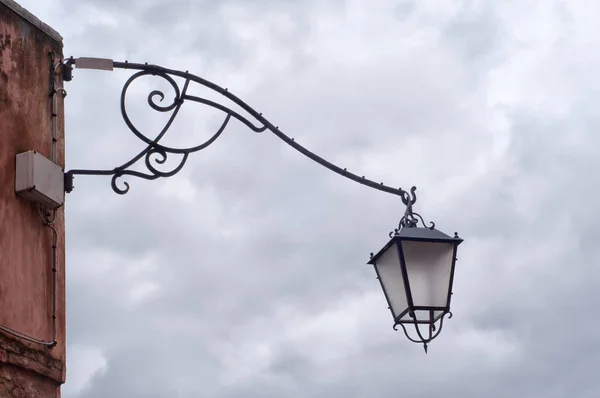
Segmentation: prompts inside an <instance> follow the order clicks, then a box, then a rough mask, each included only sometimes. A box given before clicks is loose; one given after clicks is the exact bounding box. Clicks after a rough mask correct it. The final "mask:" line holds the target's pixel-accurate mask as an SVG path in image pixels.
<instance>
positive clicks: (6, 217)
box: [0, 0, 65, 398]
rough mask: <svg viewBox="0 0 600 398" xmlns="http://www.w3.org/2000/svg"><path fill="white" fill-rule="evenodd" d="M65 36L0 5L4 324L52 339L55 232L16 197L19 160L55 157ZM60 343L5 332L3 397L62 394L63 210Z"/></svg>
mask: <svg viewBox="0 0 600 398" xmlns="http://www.w3.org/2000/svg"><path fill="white" fill-rule="evenodd" d="M50 52H53V53H54V54H55V56H56V58H57V59H60V58H61V57H62V38H61V37H60V36H59V35H58V34H57V33H56V32H54V31H53V30H52V29H50V28H48V27H46V26H44V25H43V24H42V23H41V22H40V21H38V20H37V19H36V18H35V17H33V16H32V15H31V14H28V13H27V12H26V11H24V10H23V9H21V8H20V7H18V5H16V4H15V3H14V2H13V1H10V0H0V325H2V326H6V327H9V328H11V329H15V330H17V331H19V332H22V333H25V334H28V335H31V336H33V337H35V338H37V339H41V340H52V318H51V316H52V286H53V284H52V249H51V246H52V232H51V231H50V230H49V229H48V228H45V227H44V226H43V224H42V221H41V218H40V215H39V212H38V209H37V207H36V205H34V204H31V203H29V202H27V201H25V200H24V199H22V198H20V197H18V196H16V194H15V191H14V178H15V177H14V171H15V155H16V154H17V153H20V152H25V151H29V150H36V151H38V152H40V153H42V154H43V155H45V156H46V157H48V158H49V157H50V155H51V129H50V126H51V107H50V97H49V91H50V79H49V64H50V58H49V53H50ZM58 138H59V140H58V163H59V164H60V165H61V166H64V119H63V101H62V98H60V97H59V102H58ZM55 228H56V230H57V232H58V245H57V254H58V256H57V260H58V261H57V277H58V278H57V280H58V285H57V311H56V314H57V345H56V347H53V348H48V347H44V346H41V345H38V344H35V343H29V342H25V341H23V340H21V339H18V338H15V337H13V336H9V335H7V334H5V333H3V332H2V331H0V397H2V398H4V397H38V396H39V397H58V396H60V392H59V386H60V384H61V383H62V382H64V379H65V284H64V281H65V266H64V265H65V261H64V259H65V251H64V247H65V246H64V216H63V210H62V209H60V210H59V212H58V216H57V220H56V223H55Z"/></svg>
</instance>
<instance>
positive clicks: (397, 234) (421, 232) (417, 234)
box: [367, 227, 463, 264]
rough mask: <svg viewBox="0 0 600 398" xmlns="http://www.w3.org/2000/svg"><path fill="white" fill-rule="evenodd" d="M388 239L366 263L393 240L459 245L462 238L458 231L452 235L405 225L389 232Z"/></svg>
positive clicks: (386, 247) (373, 261) (379, 253)
mask: <svg viewBox="0 0 600 398" xmlns="http://www.w3.org/2000/svg"><path fill="white" fill-rule="evenodd" d="M390 237H391V239H390V241H389V242H388V243H387V244H386V245H385V246H384V247H383V249H381V250H380V251H379V252H378V253H377V254H375V255H371V259H370V260H369V262H368V263H367V264H375V262H376V261H377V258H379V257H380V256H381V255H382V254H383V253H384V252H385V251H386V250H387V249H388V248H389V247H390V246H391V245H392V244H393V243H394V242H396V241H399V242H402V241H413V242H430V243H454V244H455V245H457V246H458V245H460V244H461V243H462V241H463V240H462V239H461V238H459V237H458V233H456V232H455V233H454V237H451V236H449V235H446V234H445V233H443V232H442V231H439V230H437V229H435V228H433V227H431V228H426V227H405V228H402V229H400V230H396V231H394V232H393V233H391V234H390Z"/></svg>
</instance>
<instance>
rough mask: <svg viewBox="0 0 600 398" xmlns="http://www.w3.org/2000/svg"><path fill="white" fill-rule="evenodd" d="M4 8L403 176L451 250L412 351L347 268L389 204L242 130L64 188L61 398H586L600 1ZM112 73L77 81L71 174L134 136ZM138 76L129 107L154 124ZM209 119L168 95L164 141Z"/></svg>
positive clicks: (388, 221)
mask: <svg viewBox="0 0 600 398" xmlns="http://www.w3.org/2000/svg"><path fill="white" fill-rule="evenodd" d="M20 3H21V4H22V5H23V6H24V7H26V8H27V9H29V10H30V11H31V12H33V13H34V14H36V15H37V16H38V17H40V18H41V19H42V20H44V21H45V22H47V23H48V24H50V25H51V26H53V27H54V28H55V29H56V30H58V31H59V32H60V33H61V34H62V35H63V36H64V44H65V55H67V56H69V55H73V56H75V57H80V56H95V57H107V58H112V59H115V60H125V59H127V60H129V61H131V62H149V63H156V64H160V65H164V66H166V67H170V68H174V69H183V70H189V71H190V72H193V73H196V74H198V75H200V76H203V77H205V78H207V79H209V80H212V81H214V82H216V83H218V84H220V85H222V86H225V87H228V88H229V89H230V90H231V91H232V92H234V93H235V94H237V95H238V96H240V97H241V98H243V99H245V100H246V101H247V102H248V103H249V104H251V105H252V106H253V107H255V108H256V109H257V110H259V111H260V112H263V114H264V115H265V116H267V118H269V120H271V121H272V122H273V123H274V124H276V125H278V126H280V127H281V129H282V130H283V131H284V132H286V133H287V134H289V135H290V136H292V137H295V139H296V140H297V141H298V142H300V143H302V144H304V145H306V146H307V147H308V148H310V149H311V150H313V151H315V152H316V153H318V154H320V155H322V156H323V157H325V158H327V159H329V160H331V161H333V162H335V163H338V164H339V165H341V166H342V167H347V168H348V169H349V170H351V171H355V172H357V173H359V174H361V175H362V174H364V175H366V176H368V177H371V178H373V179H375V180H377V181H384V182H386V183H387V184H390V185H393V186H402V187H404V188H408V187H410V186H411V185H417V186H418V187H419V190H418V194H419V200H418V202H417V205H416V206H417V210H418V211H419V212H420V213H422V214H423V215H424V216H425V217H426V219H428V220H434V221H435V222H436V224H437V227H438V228H439V229H440V230H442V231H445V232H447V233H452V232H454V231H458V232H459V233H460V235H461V236H462V237H463V238H464V239H465V243H464V244H463V245H462V246H461V247H460V251H459V256H458V257H459V263H458V265H457V270H456V278H455V289H454V292H455V294H454V296H453V308H452V309H453V312H454V317H453V318H452V319H451V320H450V321H448V322H447V323H446V324H445V328H444V331H443V333H442V334H441V335H440V337H439V338H438V339H437V340H435V341H434V342H433V343H432V344H431V346H430V351H429V354H428V355H425V354H424V353H423V349H422V347H421V346H419V345H416V344H413V343H410V342H408V341H407V340H406V339H405V337H404V335H403V334H402V333H401V332H394V331H393V330H392V319H391V316H390V314H389V311H388V310H387V308H386V303H385V299H384V297H383V294H382V292H381V290H380V288H379V285H378V283H377V281H376V279H375V275H374V271H373V269H372V268H371V267H370V266H367V265H366V264H365V262H366V261H367V259H368V253H369V252H371V251H376V250H378V249H379V248H380V247H381V246H382V245H383V244H384V243H385V242H386V240H387V233H388V231H389V230H390V229H392V228H394V226H395V225H396V224H397V222H398V220H399V218H400V216H401V215H402V212H403V206H402V203H401V201H400V200H399V198H398V197H394V196H393V195H389V194H386V193H382V192H378V191H374V190H371V189H369V188H367V187H363V186H361V185H359V184H356V183H353V182H352V181H348V180H345V179H343V178H341V177H339V176H337V175H335V174H334V173H331V172H330V171H328V170H326V169H324V168H322V167H320V166H319V165H317V164H315V163H313V162H311V161H310V160H308V159H306V158H304V157H303V156H302V155H301V154H299V153H297V152H295V151H294V150H293V149H292V148H290V147H288V146H286V145H285V143H283V142H282V141H279V140H278V139H277V137H275V136H273V135H272V134H270V133H268V132H267V133H263V134H256V133H254V132H252V131H250V130H248V129H247V128H245V127H244V126H242V125H240V124H239V123H232V125H231V126H230V127H229V128H228V130H227V131H226V132H225V133H224V134H223V135H222V137H221V138H219V139H218V140H217V141H216V142H215V143H214V144H213V145H212V146H210V147H209V148H208V149H205V150H204V151H201V152H199V153H197V154H195V155H192V156H191V157H190V159H189V161H188V163H187V165H186V167H185V168H184V169H183V170H182V171H181V172H180V173H179V174H178V175H176V176H175V177H172V178H170V179H167V180H165V179H163V180H158V181H153V182H148V181H144V180H139V179H135V178H129V179H128V180H127V181H128V182H129V183H130V185H131V190H130V192H129V193H128V194H127V195H124V196H119V195H116V194H115V193H114V192H113V191H112V190H111V188H110V179H107V178H103V177H78V178H77V179H76V184H75V185H76V188H75V191H74V192H73V193H71V194H70V195H69V196H68V198H67V205H66V217H67V245H68V250H67V271H68V276H67V287H68V297H67V303H68V312H67V316H68V364H67V366H68V376H67V379H68V381H67V383H66V385H65V386H64V388H63V394H64V397H66V398H101V397H102V398H104V397H114V398H121V397H123V398H137V397H151V398H163V397H165V398H167V397H169V398H170V397H178V398H187V397H215V398H230V397H260V398H266V397H291V398H293V397H302V398H304V397H347V398H359V397H361V398H362V397H382V398H385V397H397V396H398V394H402V395H403V396H406V397H424V398H425V397H426V398H429V397H439V396H440V395H441V394H445V395H446V396H452V397H473V398H475V397H493V398H496V397H518V396H522V397H532V398H537V397H544V398H552V397H561V398H562V397H565V396H573V397H598V396H600V383H599V382H598V378H597V372H598V368H599V367H600V334H599V332H598V327H599V326H600V322H599V321H598V320H597V317H596V316H595V315H596V314H597V312H598V310H600V301H599V300H597V298H596V292H597V291H598V288H599V287H600V270H598V269H597V264H598V261H599V260H600V248H599V246H598V244H597V241H598V237H599V235H598V232H597V222H598V217H599V216H600V211H599V210H598V202H597V196H598V192H599V189H600V156H599V154H598V148H599V145H598V144H599V141H600V138H598V136H597V131H598V129H599V128H600V111H599V110H598V100H599V98H600V79H599V78H598V77H597V72H598V70H600V53H599V52H598V46H599V44H600V43H599V39H600V25H599V24H598V22H597V15H598V13H599V12H600V4H598V3H597V2H595V1H593V0H589V1H585V0H581V1H577V0H568V1H567V0H564V1H557V0H547V1H529V0H521V1H516V0H513V1H494V0H487V1H484V0H480V1H476V0H471V1H469V0H419V1H416V0H371V1H361V0H347V1H343V0H331V1H317V0H305V1H299V0H297V1H293V0H279V1H276V0H254V1H252V0H246V1H242V0H223V1H216V0H204V1H200V0H198V1H192V0H171V1H166V0H137V1H119V0H79V1H66V0H46V1H42V0H21V1H20ZM130 75H131V74H130V73H129V72H127V71H115V72H98V71H87V70H75V71H74V79H73V81H72V82H70V83H68V85H67V86H66V88H67V90H68V93H69V94H68V97H67V98H66V101H67V103H66V120H67V130H66V135H67V167H68V168H104V167H105V168H112V167H114V166H117V165H119V164H121V163H124V162H125V161H127V160H128V159H129V158H131V157H132V156H133V155H134V154H136V153H137V151H139V150H140V149H141V148H142V145H141V143H140V142H139V141H138V140H137V139H136V138H135V137H134V136H133V134H131V132H129V130H128V129H127V127H126V125H125V124H124V123H123V120H122V118H121V116H120V110H119V98H120V93H121V87H122V85H123V83H124V82H125V80H126V79H127V78H128V77H129V76H130ZM155 87H162V86H161V84H160V82H158V83H156V79H155V80H152V79H146V80H144V81H143V82H138V83H137V85H136V87H135V89H132V93H131V94H130V97H129V99H128V101H129V102H128V104H130V109H131V112H132V115H134V116H135V118H136V123H139V125H140V126H143V128H145V129H150V130H152V129H153V128H154V129H156V126H158V125H159V123H160V120H158V119H156V115H153V113H155V112H153V111H152V110H151V109H149V108H148V106H147V105H146V103H145V99H146V96H147V93H148V92H149V91H150V90H152V89H154V88H155ZM194 90H196V89H195V88H194ZM218 116H219V115H218V114H215V113H214V112H210V111H207V110H205V109H202V107H201V106H199V105H196V104H192V103H189V104H186V105H184V107H183V108H182V112H181V114H180V115H179V116H178V119H177V121H176V123H175V124H174V125H173V127H172V128H171V132H170V133H169V134H168V137H167V140H166V141H165V142H166V143H168V144H172V145H173V146H183V145H188V144H189V145H192V144H195V143H199V142H202V141H203V140H205V139H206V138H208V137H209V136H210V134H211V133H212V132H213V131H214V128H215V126H216V125H217V123H218V122H219V120H220V119H219V117H218ZM150 130H145V131H150ZM594 137H596V138H594Z"/></svg>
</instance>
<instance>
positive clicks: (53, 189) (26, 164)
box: [15, 151, 65, 209]
mask: <svg viewBox="0 0 600 398" xmlns="http://www.w3.org/2000/svg"><path fill="white" fill-rule="evenodd" d="M64 184H65V180H64V170H63V169H62V168H61V167H60V166H59V165H57V164H56V163H54V162H53V161H51V160H50V159H48V158H46V157H45V156H44V155H42V154H40V153H38V152H36V151H29V152H24V153H20V154H18V155H17V162H16V170H15V191H16V193H17V195H19V196H21V197H23V198H25V199H27V200H29V201H31V202H34V203H39V204H41V205H44V206H45V207H46V208H48V209H57V208H59V207H61V206H62V205H63V203H64V198H65V188H64Z"/></svg>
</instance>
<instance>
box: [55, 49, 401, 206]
mask: <svg viewBox="0 0 600 398" xmlns="http://www.w3.org/2000/svg"><path fill="white" fill-rule="evenodd" d="M73 66H74V67H76V68H78V69H96V70H108V71H112V70H114V69H131V70H134V71H137V72H136V73H134V74H133V75H132V76H131V77H130V78H129V79H128V80H127V81H126V82H125V85H124V86H123V89H122V91H121V115H122V116H123V120H124V121H125V124H126V125H127V127H128V128H129V130H131V132H132V133H133V134H134V135H135V136H136V137H137V138H139V139H140V140H141V141H143V142H144V143H145V144H146V148H145V149H143V150H142V151H141V152H139V153H138V154H137V155H135V156H134V157H133V158H132V159H131V160H129V161H128V162H126V163H123V164H122V165H120V166H117V167H115V168H113V169H104V170H100V169H98V170H93V169H92V170H86V169H72V170H69V171H68V172H66V173H65V183H64V186H65V191H66V192H71V191H72V190H73V179H74V176H75V175H104V176H112V179H111V186H112V189H113V190H114V191H115V192H116V193H118V194H121V195H123V194H126V193H127V192H128V191H129V183H128V182H126V181H123V183H122V185H121V186H119V185H118V184H117V182H118V181H119V179H121V178H123V177H125V176H132V177H138V178H143V179H146V180H155V179H158V178H161V177H171V176H173V175H175V174H177V173H178V172H179V171H180V170H181V169H182V168H183V166H184V165H185V163H186V161H187V160H188V157H189V155H190V154H192V153H195V152H198V151H201V150H202V149H205V148H207V147H208V146H210V145H211V144H212V143H213V142H215V141H216V140H217V138H219V136H220V135H221V134H222V133H223V132H224V131H225V128H226V127H227V125H228V124H229V122H230V121H231V120H232V119H236V120H237V121H238V122H241V123H243V124H244V125H246V127H248V128H249V129H250V130H252V131H254V132H256V133H262V132H264V131H270V132H271V133H273V134H275V135H276V136H277V137H278V138H280V139H281V140H282V141H283V142H285V143H286V144H288V145H289V146H291V147H292V148H294V149H295V150H297V151H298V152H300V153H301V154H303V155H304V156H306V157H308V158H309V159H311V160H313V161H315V162H317V163H319V164H320V165H321V166H324V167H326V168H328V169H329V170H331V171H333V172H335V173H337V174H339V175H341V176H343V177H346V178H348V179H350V180H352V181H355V182H358V183H360V184H363V185H366V186H368V187H371V188H374V189H377V190H380V191H384V192H388V193H391V194H394V195H398V196H401V197H402V201H403V202H404V204H407V201H410V195H409V193H408V192H407V191H405V190H403V189H402V188H394V187H391V186H387V185H385V184H383V182H376V181H373V180H370V179H368V178H365V176H360V175H358V174H354V173H351V172H350V171H348V170H347V169H345V168H341V167H339V166H336V165H335V164H333V163H331V162H328V161H327V160H325V159H323V158H322V157H320V156H318V155H316V154H314V153H313V152H311V151H309V150H308V149H306V148H305V147H303V146H302V145H300V144H298V143H297V142H296V141H295V140H294V138H290V137H288V136H287V135H286V134H284V133H283V132H282V131H281V130H280V129H279V127H278V126H275V125H274V124H273V123H271V122H270V121H268V120H267V119H266V118H265V117H264V116H263V115H262V113H259V112H257V111H256V110H254V109H253V108H252V107H250V106H249V105H248V104H246V103H245V102H244V101H242V100H241V99H240V98H238V97H237V96H236V95H234V94H232V93H231V92H230V91H229V90H228V89H227V88H222V87H220V86H218V85H217V84H215V83H212V82H210V81H208V80H206V79H204V78H202V77H199V76H196V75H193V74H191V73H189V72H188V71H185V72H183V71H180V70H174V69H167V68H164V67H162V66H158V65H150V64H148V63H145V64H139V63H130V62H128V61H125V62H116V61H113V60H111V59H105V58H73V57H71V58H69V59H67V60H66V61H65V63H64V64H63V77H64V80H65V81H69V80H71V79H72V77H73V72H72V68H73ZM144 76H153V77H156V78H158V79H161V80H162V81H163V82H165V83H167V85H168V86H170V88H171V89H172V94H173V101H172V102H170V103H168V104H163V103H162V101H163V100H164V99H165V97H166V96H165V93H164V92H163V91H160V90H152V91H150V93H149V94H148V97H147V99H146V100H147V103H148V105H149V106H150V108H151V109H152V110H154V111H156V112H162V113H169V114H170V116H169V118H168V120H167V122H166V124H165V125H164V126H163V128H162V129H161V131H160V132H159V133H158V135H156V136H155V137H154V138H150V137H148V136H147V135H145V134H144V133H143V132H142V131H141V130H140V129H138V127H136V126H135V125H134V123H133V122H132V121H131V119H130V117H129V114H128V112H127V107H126V105H125V102H126V98H127V94H128V89H129V87H130V86H131V84H132V83H133V82H134V81H135V80H137V79H139V78H141V77H144ZM176 79H178V80H179V82H178V81H177V80H176ZM192 83H194V84H198V85H200V86H203V87H205V88H207V89H209V90H211V91H212V92H213V93H216V94H218V95H219V96H220V97H221V98H223V99H224V100H227V101H229V102H231V103H233V104H235V105H237V106H238V107H239V108H241V109H242V110H243V111H244V112H246V113H247V114H248V115H249V117H246V116H244V115H242V114H240V113H239V112H237V111H235V110H233V109H231V108H230V107H228V106H226V105H223V104H222V103H219V102H215V101H213V100H210V99H208V98H205V97H200V96H196V95H191V94H188V88H189V87H190V84H192ZM186 102H193V103H196V104H201V105H204V106H207V107H210V108H212V109H215V110H218V111H220V112H221V113H222V115H223V121H222V122H221V125H220V127H219V128H218V129H217V130H216V131H215V132H214V133H213V135H212V136H211V137H210V138H209V139H208V140H206V141H205V142H203V143H200V144H198V145H195V146H191V147H186V148H177V147H170V146H166V145H163V144H161V143H160V141H161V139H162V138H163V137H164V136H165V134H166V133H167V131H168V130H169V128H170V127H171V125H172V124H173V121H174V120H175V118H176V117H177V114H178V113H179V111H180V109H181V107H182V106H183V104H184V103H186ZM171 156H175V157H178V158H177V162H176V165H175V167H172V168H171V169H169V170H160V169H159V167H160V166H161V165H164V164H165V163H166V161H167V159H168V158H169V157H171ZM142 159H143V160H142ZM138 162H143V164H144V166H145V168H146V170H147V171H145V172H141V171H137V170H132V169H131V167H132V166H134V165H135V164H136V163H138Z"/></svg>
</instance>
